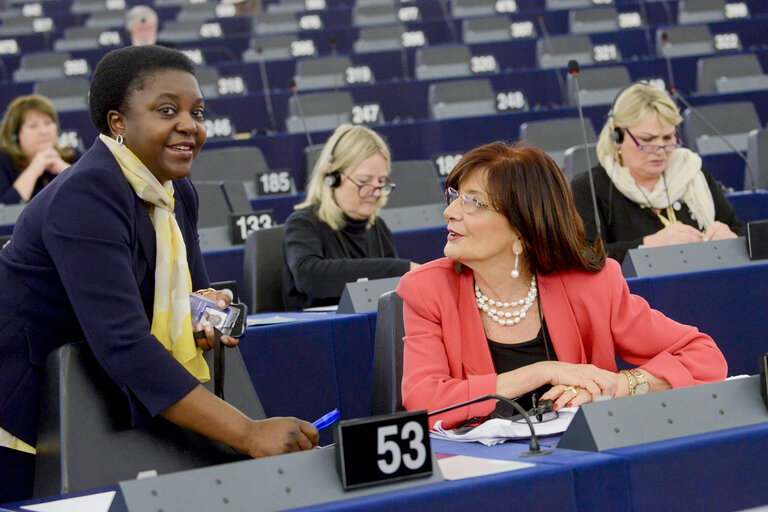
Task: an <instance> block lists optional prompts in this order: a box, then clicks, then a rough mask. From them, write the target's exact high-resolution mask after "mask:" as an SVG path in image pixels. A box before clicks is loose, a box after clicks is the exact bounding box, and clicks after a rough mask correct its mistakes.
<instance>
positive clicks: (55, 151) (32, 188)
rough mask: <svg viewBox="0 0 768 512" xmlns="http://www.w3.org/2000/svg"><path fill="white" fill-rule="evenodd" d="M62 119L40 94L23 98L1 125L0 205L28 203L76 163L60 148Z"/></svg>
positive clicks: (14, 103) (68, 150)
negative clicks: (59, 138) (58, 142)
mask: <svg viewBox="0 0 768 512" xmlns="http://www.w3.org/2000/svg"><path fill="white" fill-rule="evenodd" d="M58 136H59V117H58V115H57V114H56V109H54V107H53V104H52V103H51V101H50V100H49V99H48V98H46V97H45V96H41V95H39V94H30V95H29V96H19V97H18V98H16V99H15V100H13V101H12V102H11V103H10V105H8V108H7V109H6V110H5V115H4V116H3V123H2V125H0V204H17V203H26V202H27V201H29V200H30V199H32V197H34V196H35V194H37V193H38V192H40V191H41V190H42V189H43V187H44V186H45V185H47V184H48V183H49V182H50V181H51V180H52V179H53V178H55V177H56V176H57V175H58V174H60V173H61V172H62V171H63V170H64V169H66V168H67V167H69V165H70V164H71V163H72V162H74V161H75V158H76V155H75V152H74V151H73V150H72V149H71V148H63V147H61V146H59V145H58V144H57V142H56V139H57V138H58Z"/></svg>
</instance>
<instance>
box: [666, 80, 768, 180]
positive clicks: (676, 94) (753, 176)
mask: <svg viewBox="0 0 768 512" xmlns="http://www.w3.org/2000/svg"><path fill="white" fill-rule="evenodd" d="M669 92H670V94H672V96H673V97H675V98H676V99H678V100H680V103H682V104H683V105H685V107H686V108H687V109H688V110H690V111H691V112H692V113H693V114H694V115H696V117H698V118H699V119H700V120H701V122H703V123H704V124H705V125H706V126H707V128H709V129H710V130H712V131H713V132H714V133H715V135H717V137H718V138H719V139H720V140H722V141H723V142H725V145H726V146H728V147H729V148H730V149H731V151H733V152H734V153H736V154H737V155H739V158H741V159H742V160H743V161H744V169H745V171H746V172H747V173H749V179H750V180H751V181H752V192H756V191H757V173H756V172H755V170H754V169H753V168H752V166H751V165H749V160H748V159H747V157H746V155H744V153H742V152H741V151H739V150H738V149H736V147H735V146H734V145H733V144H731V142H730V141H729V140H728V139H727V138H726V137H725V135H723V132H721V131H720V130H718V129H717V128H716V127H715V125H713V124H712V123H710V122H709V120H708V119H707V118H705V117H704V116H703V115H702V114H701V113H700V112H699V111H698V110H696V109H695V108H693V105H691V104H690V103H689V102H688V100H686V99H685V98H683V95H682V94H680V93H679V92H677V89H675V88H674V87H670V88H669Z"/></svg>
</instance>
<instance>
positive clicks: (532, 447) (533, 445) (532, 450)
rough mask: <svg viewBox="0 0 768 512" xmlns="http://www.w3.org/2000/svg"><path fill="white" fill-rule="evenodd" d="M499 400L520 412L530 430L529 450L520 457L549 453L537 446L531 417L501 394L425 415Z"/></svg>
mask: <svg viewBox="0 0 768 512" xmlns="http://www.w3.org/2000/svg"><path fill="white" fill-rule="evenodd" d="M493 399H496V400H501V401H502V402H504V403H505V404H507V405H511V406H512V407H514V408H515V410H517V412H519V413H520V415H521V416H522V417H523V419H525V422H526V423H527V424H528V428H529V429H530V430H531V440H530V442H529V443H528V447H529V448H530V451H527V452H523V453H521V454H520V456H521V457H534V456H536V455H549V454H550V453H552V450H542V449H541V447H540V446H539V439H538V438H537V437H536V431H535V430H534V429H533V423H531V418H530V417H529V416H528V413H527V412H525V409H523V408H522V407H521V406H520V404H518V403H517V402H516V401H514V400H510V399H509V398H506V397H503V396H501V395H483V396H481V397H478V398H475V399H473V400H469V401H467V402H462V403H460V404H455V405H451V406H448V407H445V408H443V409H438V410H437V411H433V412H430V413H429V414H427V416H434V415H436V414H442V413H444V412H448V411H452V410H454V409H458V408H459V407H465V406H467V405H471V404H475V403H477V402H485V401H486V400H493Z"/></svg>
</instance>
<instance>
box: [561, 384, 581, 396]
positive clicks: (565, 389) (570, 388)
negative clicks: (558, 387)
mask: <svg viewBox="0 0 768 512" xmlns="http://www.w3.org/2000/svg"><path fill="white" fill-rule="evenodd" d="M566 391H570V392H571V393H573V394H574V395H578V394H579V392H578V391H577V390H576V388H575V387H573V386H565V388H564V389H563V393H565V392H566Z"/></svg>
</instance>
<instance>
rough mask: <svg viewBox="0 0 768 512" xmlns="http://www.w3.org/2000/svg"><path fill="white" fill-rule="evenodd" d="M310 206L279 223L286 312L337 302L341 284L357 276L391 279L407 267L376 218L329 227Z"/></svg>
mask: <svg viewBox="0 0 768 512" xmlns="http://www.w3.org/2000/svg"><path fill="white" fill-rule="evenodd" d="M316 212H317V209H316V208H313V207H311V208H304V209H301V210H297V211H295V212H293V213H292V214H291V215H290V216H289V217H288V219H287V220H286V221H285V235H284V237H285V238H284V240H283V250H284V253H285V267H284V268H283V303H284V305H285V308H286V309H287V310H289V311H290V310H298V309H303V308H309V307H317V306H329V305H332V304H338V302H339V298H340V297H341V293H342V292H343V291H344V285H345V284H346V283H350V282H354V281H357V280H358V279H359V278H361V277H367V278H368V279H381V278H384V277H397V276H401V275H403V274H405V273H406V272H408V270H410V265H411V264H410V261H409V260H405V259H399V258H397V252H396V251H395V245H394V242H393V241H392V233H391V232H390V231H389V228H388V227H387V225H386V224H385V223H384V220H383V219H381V218H377V219H376V223H375V224H374V225H373V226H372V227H370V228H366V224H367V221H365V220H363V221H356V220H352V219H350V218H348V217H347V223H346V226H345V227H344V228H343V229H341V230H339V231H334V230H333V229H331V227H330V226H329V225H328V224H326V223H325V222H323V221H321V220H320V219H319V218H318V217H317V214H316Z"/></svg>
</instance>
